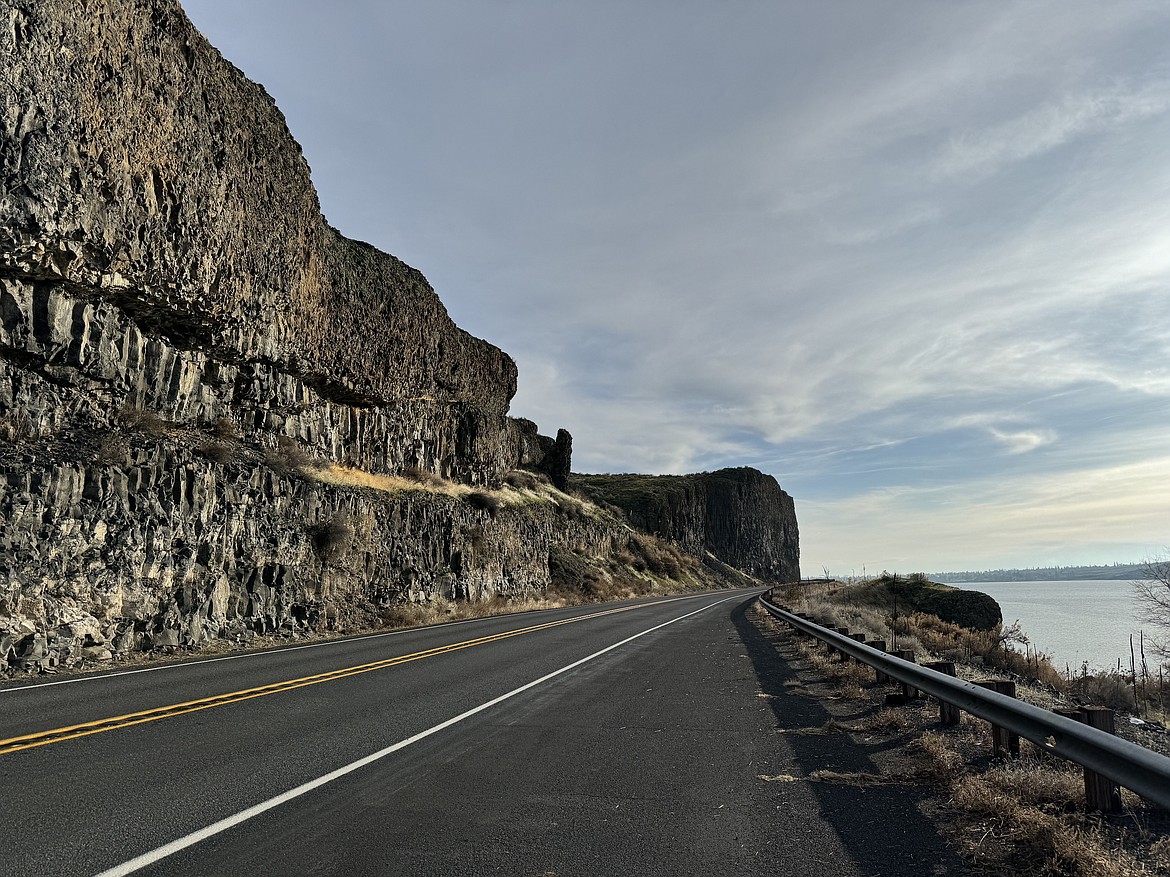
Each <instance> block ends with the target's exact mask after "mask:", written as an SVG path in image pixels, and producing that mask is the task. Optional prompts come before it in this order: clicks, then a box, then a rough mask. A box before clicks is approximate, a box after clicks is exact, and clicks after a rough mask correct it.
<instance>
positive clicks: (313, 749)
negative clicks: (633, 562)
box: [0, 591, 958, 877]
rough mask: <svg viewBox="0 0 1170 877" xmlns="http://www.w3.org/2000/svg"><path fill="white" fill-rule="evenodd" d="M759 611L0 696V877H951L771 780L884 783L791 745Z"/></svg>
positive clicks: (549, 630)
mask: <svg viewBox="0 0 1170 877" xmlns="http://www.w3.org/2000/svg"><path fill="white" fill-rule="evenodd" d="M751 597H752V595H751V594H750V593H749V592H744V591H738V592H722V593H717V594H708V595H700V596H688V597H684V598H658V599H652V600H640V601H633V602H629V603H623V604H608V605H604V606H590V607H571V608H565V609H557V610H549V611H545V612H536V613H525V614H522V615H513V616H503V617H496V618H488V619H481V620H476V621H470V622H460V623H455V624H447V625H440V626H436V627H431V628H422V629H416V630H409V631H400V632H395V633H392V634H381V635H375V636H369V637H362V638H357V639H351V640H342V641H331V642H327V643H314V644H310V645H308V646H300V647H294V648H286V649H278V650H272V651H267V652H260V653H248V654H242V655H234V656H231V657H229V658H227V659H220V660H210V661H209V660H204V661H194V662H187V663H179V664H171V665H166V666H163V667H159V668H150V669H148V670H147V671H146V672H132V673H118V672H109V673H105V674H100V675H94V676H84V677H73V678H71V679H64V680H51V681H50V682H49V683H48V684H45V683H43V682H42V683H34V684H26V685H21V686H16V687H14V686H8V687H5V688H0V874H12V875H30V874H53V875H63V877H67V875H95V874H111V875H112V874H131V873H134V874H143V875H217V877H221V875H235V874H240V875H249V877H259V875H300V874H305V875H310V874H311V875H318V874H320V875H327V874H344V875H367V874H368V875H374V874H383V875H384V874H411V875H463V874H468V875H470V874H476V875H479V874H509V875H576V874H580V875H621V874H638V875H657V874H661V875H681V874H702V875H724V874H726V875H732V874H735V875H745V874H775V873H792V874H800V875H812V877H819V875H825V877H828V875H833V877H848V875H879V874H886V875H894V874H898V875H916V874H924V875H925V874H930V875H937V874H947V873H958V871H957V870H952V869H954V868H956V867H957V866H956V864H955V862H954V860H953V859H952V858H951V857H950V856H949V854H948V853H947V852H946V850H945V847H944V844H943V842H942V841H941V840H940V839H939V838H938V836H937V835H936V834H935V833H934V831H933V829H932V828H931V827H930V826H929V824H928V823H926V822H925V820H924V819H923V818H922V817H921V816H920V815H919V813H918V811H917V809H916V808H915V805H914V801H913V796H912V795H910V794H908V793H907V791H906V789H899V788H885V787H875V788H867V789H857V788H847V787H830V786H828V785H827V784H822V783H809V782H799V781H797V782H767V781H764V780H763V779H762V777H775V776H778V775H792V776H796V777H801V776H805V775H807V774H808V773H809V772H810V771H811V770H814V769H816V768H818V767H820V768H829V769H834V770H841V771H857V770H866V769H867V768H870V769H872V766H871V765H870V764H869V762H868V760H867V758H866V756H865V755H864V754H863V753H861V752H860V751H859V750H856V749H855V748H853V747H852V746H851V745H850V744H849V743H848V741H847V740H845V739H844V738H843V737H842V736H841V735H836V736H833V737H820V738H817V737H811V736H810V737H803V738H800V737H795V736H793V735H782V734H777V733H776V728H777V726H778V725H780V726H786V725H787V726H792V725H793V724H794V723H795V724H800V723H806V724H807V725H808V726H817V725H819V724H823V722H824V720H825V717H826V714H824V713H823V711H821V708H820V707H819V706H818V704H817V702H816V701H815V700H813V699H811V698H809V697H807V696H801V695H797V694H790V693H787V690H786V689H785V688H784V686H783V682H784V681H785V679H787V678H790V677H791V671H790V670H789V669H788V668H787V666H786V665H785V664H784V662H783V660H782V659H781V658H780V657H779V656H778V655H777V653H776V651H775V649H774V648H773V647H772V646H771V645H770V644H769V643H768V642H767V641H765V639H764V638H763V636H762V635H761V634H760V633H759V632H758V631H757V630H756V629H755V627H754V626H753V625H752V624H751V623H750V621H749V620H748V618H747V614H746V612H747V607H748V606H749V605H750V602H751ZM761 695H768V696H761ZM2 741H9V742H2Z"/></svg>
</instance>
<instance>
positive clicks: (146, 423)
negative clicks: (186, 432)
mask: <svg viewBox="0 0 1170 877" xmlns="http://www.w3.org/2000/svg"><path fill="white" fill-rule="evenodd" d="M120 415H121V418H122V422H123V423H124V424H126V427H127V428H128V429H132V430H134V431H135V432H140V433H142V434H143V435H149V436H153V437H154V438H160V437H161V436H164V435H166V433H167V426H168V423H167V421H165V420H163V419H162V418H161V417H159V416H158V415H157V414H155V413H154V412H153V411H147V410H146V409H145V408H132V407H130V406H126V407H124V408H123V409H122V411H121V412H120Z"/></svg>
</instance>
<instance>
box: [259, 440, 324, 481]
mask: <svg viewBox="0 0 1170 877" xmlns="http://www.w3.org/2000/svg"><path fill="white" fill-rule="evenodd" d="M264 458H265V461H266V462H267V463H268V467H269V468H270V469H272V470H273V471H274V472H276V473H278V474H280V475H303V474H304V473H305V472H307V471H310V470H314V469H318V468H320V467H321V461H320V460H318V459H317V458H316V457H314V456H313V455H312V454H310V453H309V452H308V451H307V450H306V449H305V448H304V447H303V446H302V445H301V443H300V442H298V441H297V440H296V439H294V438H291V437H290V436H287V435H282V436H277V439H276V447H275V448H269V449H267V450H266V451H265V454H264Z"/></svg>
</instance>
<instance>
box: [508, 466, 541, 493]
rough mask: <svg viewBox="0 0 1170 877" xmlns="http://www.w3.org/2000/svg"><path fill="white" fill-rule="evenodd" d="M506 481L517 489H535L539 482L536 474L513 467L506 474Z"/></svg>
mask: <svg viewBox="0 0 1170 877" xmlns="http://www.w3.org/2000/svg"><path fill="white" fill-rule="evenodd" d="M504 483H505V484H507V485H508V486H509V487H514V488H516V489H517V490H535V489H536V485H537V483H538V482H537V480H536V476H535V475H533V474H532V473H531V472H525V471H523V470H521V469H513V470H512V471H511V472H509V473H508V474H506V475H505V476H504Z"/></svg>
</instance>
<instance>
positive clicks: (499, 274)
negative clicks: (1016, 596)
mask: <svg viewBox="0 0 1170 877" xmlns="http://www.w3.org/2000/svg"><path fill="white" fill-rule="evenodd" d="M183 7H184V9H185V10H186V12H187V13H188V15H189V16H190V17H191V19H192V20H193V21H194V22H195V24H196V25H197V26H198V27H199V29H200V30H201V31H203V33H204V34H205V35H206V36H207V37H208V38H209V39H210V41H211V42H212V44H213V45H215V46H216V47H217V48H218V49H219V50H220V51H221V52H222V53H223V54H224V56H225V57H226V58H228V60H230V61H232V62H233V63H234V64H236V65H237V66H238V67H240V68H241V69H242V70H243V71H244V72H245V73H246V74H247V75H248V76H249V78H251V79H254V80H256V81H258V82H260V83H261V84H263V85H264V87H265V88H266V89H267V90H268V92H269V93H270V94H271V95H272V96H273V97H274V98H275V99H276V102H277V104H278V106H279V107H280V108H281V110H282V111H283V112H284V114H285V116H286V118H287V120H288V124H289V128H290V129H291V131H292V133H293V136H294V137H295V138H296V139H297V140H298V141H299V142H300V143H301V145H302V147H303V149H304V153H305V157H306V158H307V160H308V162H309V164H310V166H311V167H312V171H313V180H314V183H315V185H316V187H317V190H318V193H319V196H320V200H321V205H322V209H323V211H324V213H325V215H326V218H327V219H328V220H329V221H330V223H331V224H333V225H334V226H335V227H337V228H338V229H339V230H340V231H341V232H342V233H344V234H346V235H347V236H349V237H353V238H358V239H360V240H365V241H368V242H370V243H372V244H374V245H375V246H377V247H378V248H379V249H382V250H385V251H387V252H390V253H393V254H394V255H396V256H398V257H399V258H401V259H403V260H404V261H406V262H407V263H408V264H410V265H412V266H414V267H415V268H418V269H419V270H420V271H422V272H423V274H425V275H426V277H427V278H428V280H429V281H430V282H431V284H432V285H433V286H434V288H435V290H436V291H437V292H438V294H439V296H440V297H441V298H442V300H443V302H444V304H445V305H446V307H447V309H448V311H449V312H450V313H451V316H452V317H453V318H454V319H455V321H456V322H457V323H458V324H459V325H460V326H462V327H463V328H465V329H467V330H468V331H469V332H471V333H472V334H474V335H477V336H479V337H482V338H486V339H487V340H489V341H490V342H492V343H493V344H496V345H497V346H499V347H501V348H503V349H504V350H506V351H507V352H508V353H509V354H511V355H512V357H513V358H514V359H515V360H516V362H517V365H518V366H519V370H520V388H519V392H518V393H517V395H516V398H515V400H514V402H513V405H512V411H511V413H512V414H513V415H515V416H521V417H528V418H531V419H532V420H535V421H536V422H537V423H539V424H540V426H541V430H542V432H545V433H549V434H555V432H556V430H557V429H558V428H560V427H564V428H566V429H568V430H569V431H570V432H571V433H572V434H573V439H574V444H573V451H574V470H575V471H579V472H647V473H686V472H696V471H707V470H714V469H719V468H722V467H725V466H754V467H756V468H758V469H761V470H763V471H765V472H768V473H770V474H772V475H774V476H775V477H776V479H777V480H778V481H779V482H780V484H781V485H782V486H783V487H784V489H785V490H787V491H788V493H790V494H791V495H792V496H793V498H794V500H795V502H796V510H797V516H798V519H799V523H800V534H801V566H802V570H803V572H804V574H805V575H814V574H815V575H820V574H821V573H822V572H823V571H824V570H828V571H829V572H830V573H831V574H833V575H838V576H841V575H851V574H857V575H860V574H862V572H863V570H864V571H866V572H870V573H872V572H875V571H880V570H883V569H885V570H889V571H891V572H915V571H925V572H943V571H950V570H976V569H996V568H1001V567H1016V566H1019V567H1030V566H1050V565H1075V564H1096V563H1114V562H1133V561H1137V560H1141V559H1143V558H1146V557H1150V556H1153V555H1157V554H1160V553H1162V552H1164V551H1165V550H1167V546H1168V545H1170V4H1166V3H1164V2H1161V0H1155V2H1127V0H1111V2H1109V3H1107V4H1103V3H1099V2H1078V0H1059V2H1048V3H1046V2H1017V3H1013V2H1005V0H954V2H948V3H932V2H926V0H920V2H898V0H889V2H883V3H873V2H871V0H853V2H850V0H836V2H832V3H822V2H812V0H808V2H803V0H802V2H795V0H767V2H756V0H734V2H727V0H704V2H698V0H638V2H632V3H631V2H628V0H589V2H577V3H573V2H568V0H564V2H556V0H490V2H489V0H401V2H384V0H383V2H376V0H335V2H331V3H328V4H324V3H320V2H316V0H312V2H310V0H249V2H247V3H240V2H239V0H183Z"/></svg>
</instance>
